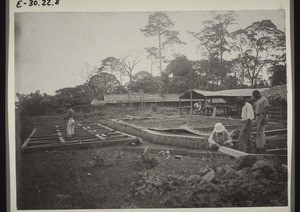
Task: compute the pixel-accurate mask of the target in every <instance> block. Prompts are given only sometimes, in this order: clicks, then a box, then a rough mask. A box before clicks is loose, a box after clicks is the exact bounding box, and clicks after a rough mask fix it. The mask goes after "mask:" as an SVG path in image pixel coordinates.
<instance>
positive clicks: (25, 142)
mask: <svg viewBox="0 0 300 212" xmlns="http://www.w3.org/2000/svg"><path fill="white" fill-rule="evenodd" d="M36 130H37V128H34V129H33V130H32V132H31V133H30V135H29V136H28V138H27V139H26V140H25V141H24V143H23V145H22V147H26V146H27V144H28V142H29V141H30V139H31V137H32V136H33V135H34V133H35V131H36Z"/></svg>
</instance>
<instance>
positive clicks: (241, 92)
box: [179, 88, 268, 99]
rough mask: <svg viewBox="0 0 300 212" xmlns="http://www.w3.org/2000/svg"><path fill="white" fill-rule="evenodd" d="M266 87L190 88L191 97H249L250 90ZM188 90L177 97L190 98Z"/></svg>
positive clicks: (260, 89) (261, 89)
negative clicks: (214, 89) (217, 89)
mask: <svg viewBox="0 0 300 212" xmlns="http://www.w3.org/2000/svg"><path fill="white" fill-rule="evenodd" d="M267 89H268V88H258V89H253V88H247V89H232V90H221V91H203V90H192V92H193V94H192V95H193V99H194V98H195V99H198V98H225V97H237V96H243V97H251V96H252V92H253V91H254V90H258V91H260V92H263V91H264V90H267ZM190 92H191V90H189V91H187V92H185V93H184V94H182V95H181V96H180V97H179V98H181V99H190Z"/></svg>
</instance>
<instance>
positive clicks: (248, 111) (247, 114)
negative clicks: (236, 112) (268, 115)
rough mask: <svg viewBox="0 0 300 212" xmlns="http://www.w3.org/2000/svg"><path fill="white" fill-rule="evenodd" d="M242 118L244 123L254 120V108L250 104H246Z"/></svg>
mask: <svg viewBox="0 0 300 212" xmlns="http://www.w3.org/2000/svg"><path fill="white" fill-rule="evenodd" d="M241 118H242V120H243V121H246V120H247V119H250V120H253V119H254V112H253V107H252V105H251V104H250V103H248V102H246V103H245V105H244V106H243V108H242V114H241Z"/></svg>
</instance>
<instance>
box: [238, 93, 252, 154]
mask: <svg viewBox="0 0 300 212" xmlns="http://www.w3.org/2000/svg"><path fill="white" fill-rule="evenodd" d="M236 104H237V106H238V107H240V108H242V113H241V118H242V123H243V125H242V130H241V132H240V134H239V137H238V142H239V144H238V145H239V150H241V151H244V152H250V151H251V139H250V138H251V128H252V123H251V122H252V120H253V119H254V112H253V107H252V105H251V104H250V103H248V102H246V100H245V99H244V98H243V97H242V96H239V97H237V98H236Z"/></svg>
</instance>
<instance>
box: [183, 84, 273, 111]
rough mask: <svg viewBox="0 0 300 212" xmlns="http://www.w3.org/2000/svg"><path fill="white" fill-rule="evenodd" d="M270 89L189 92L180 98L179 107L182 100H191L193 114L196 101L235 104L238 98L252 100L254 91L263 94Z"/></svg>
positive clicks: (193, 90) (194, 90)
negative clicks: (217, 101)
mask: <svg viewBox="0 0 300 212" xmlns="http://www.w3.org/2000/svg"><path fill="white" fill-rule="evenodd" d="M267 89H268V88H259V89H253V88H247V89H232V90H221V91H204V90H196V89H192V90H188V91H186V92H185V93H184V94H182V95H181V96H179V107H181V101H182V100H187V99H189V100H190V103H191V105H190V107H191V113H193V101H195V100H201V99H203V100H204V101H207V100H209V101H210V103H211V105H212V104H213V99H220V98H221V99H225V100H226V101H229V102H233V101H234V99H235V98H236V97H238V96H243V97H245V98H250V97H251V96H252V92H253V91H254V90H258V91H260V92H263V91H265V90H267Z"/></svg>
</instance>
